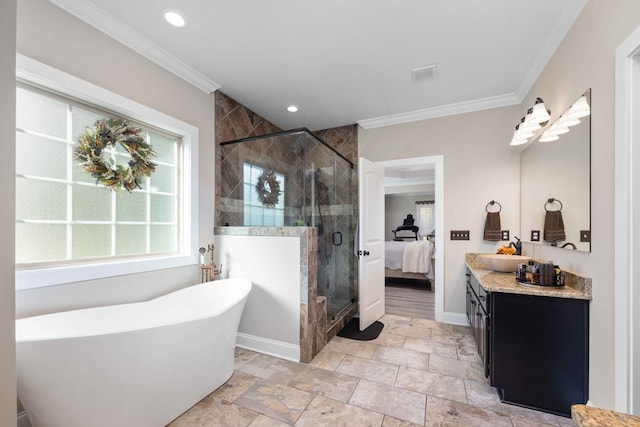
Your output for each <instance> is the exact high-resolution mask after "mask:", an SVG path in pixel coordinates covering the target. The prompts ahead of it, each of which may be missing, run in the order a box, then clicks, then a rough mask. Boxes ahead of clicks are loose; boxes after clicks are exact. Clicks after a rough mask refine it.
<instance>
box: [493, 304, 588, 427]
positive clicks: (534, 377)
mask: <svg viewBox="0 0 640 427" xmlns="http://www.w3.org/2000/svg"><path fill="white" fill-rule="evenodd" d="M491 304H492V306H491V314H490V317H491V342H490V349H491V350H490V351H491V357H490V365H491V370H490V381H491V385H492V386H494V387H496V388H497V389H498V393H499V394H500V399H501V400H502V401H503V402H507V403H513V404H516V405H520V406H525V407H529V408H534V409H539V410H543V411H546V412H551V413H554V414H559V415H563V416H567V417H570V416H571V405H573V404H578V403H580V404H584V403H586V402H587V399H588V388H589V376H588V375H589V374H588V372H589V301H587V300H582V299H572V298H557V297H547V296H538V295H535V296H534V295H522V294H512V293H502V292H494V293H492V294H491Z"/></svg>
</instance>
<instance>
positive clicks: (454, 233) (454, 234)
mask: <svg viewBox="0 0 640 427" xmlns="http://www.w3.org/2000/svg"><path fill="white" fill-rule="evenodd" d="M451 240H469V230H451Z"/></svg>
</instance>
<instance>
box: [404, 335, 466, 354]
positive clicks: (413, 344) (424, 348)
mask: <svg viewBox="0 0 640 427" xmlns="http://www.w3.org/2000/svg"><path fill="white" fill-rule="evenodd" d="M403 348H404V349H406V350H413V351H419V352H421V353H429V354H437V355H440V356H444V357H451V358H453V359H457V358H458V351H457V349H456V345H455V344H451V343H440V342H434V341H431V340H430V339H429V340H425V339H422V338H413V337H407V339H406V340H405V342H404V347H403Z"/></svg>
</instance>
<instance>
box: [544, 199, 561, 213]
mask: <svg viewBox="0 0 640 427" xmlns="http://www.w3.org/2000/svg"><path fill="white" fill-rule="evenodd" d="M554 202H558V203H560V209H558V210H559V211H561V210H562V202H561V201H560V200H558V199H554V198H553V197H552V198H550V199H547V203H545V204H544V210H545V212H549V209H547V205H550V204H552V203H554Z"/></svg>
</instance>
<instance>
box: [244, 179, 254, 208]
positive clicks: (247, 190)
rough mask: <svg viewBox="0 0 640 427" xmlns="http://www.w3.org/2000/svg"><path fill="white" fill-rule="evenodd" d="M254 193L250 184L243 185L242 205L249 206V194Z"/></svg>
mask: <svg viewBox="0 0 640 427" xmlns="http://www.w3.org/2000/svg"><path fill="white" fill-rule="evenodd" d="M252 191H254V190H253V187H252V186H251V184H245V185H244V195H243V198H244V203H245V204H249V203H251V192H252Z"/></svg>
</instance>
